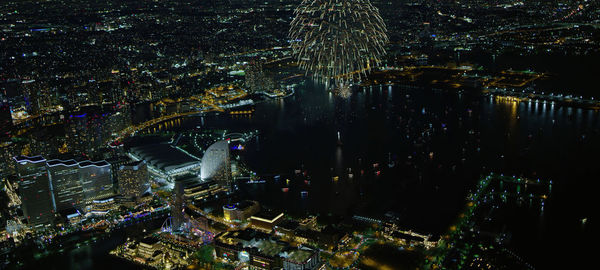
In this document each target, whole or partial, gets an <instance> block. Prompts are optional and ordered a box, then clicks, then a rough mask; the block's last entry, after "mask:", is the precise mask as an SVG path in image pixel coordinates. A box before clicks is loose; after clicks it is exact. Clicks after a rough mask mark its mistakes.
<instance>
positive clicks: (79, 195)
mask: <svg viewBox="0 0 600 270" xmlns="http://www.w3.org/2000/svg"><path fill="white" fill-rule="evenodd" d="M47 166H48V173H49V175H50V181H51V183H52V188H53V190H52V194H53V195H54V201H55V207H56V208H55V210H56V211H57V212H58V211H63V210H66V209H70V208H77V209H81V208H82V207H83V203H84V193H83V187H82V185H81V181H80V179H79V164H78V163H77V162H76V161H75V160H72V159H71V160H48V162H47Z"/></svg>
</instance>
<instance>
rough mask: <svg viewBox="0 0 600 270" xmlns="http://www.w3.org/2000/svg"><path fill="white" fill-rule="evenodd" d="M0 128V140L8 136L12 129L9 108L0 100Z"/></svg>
mask: <svg viewBox="0 0 600 270" xmlns="http://www.w3.org/2000/svg"><path fill="white" fill-rule="evenodd" d="M0 127H1V128H0V138H1V137H6V136H9V135H10V132H11V131H12V128H13V122H12V115H11V112H10V106H9V105H8V103H4V102H2V100H0Z"/></svg>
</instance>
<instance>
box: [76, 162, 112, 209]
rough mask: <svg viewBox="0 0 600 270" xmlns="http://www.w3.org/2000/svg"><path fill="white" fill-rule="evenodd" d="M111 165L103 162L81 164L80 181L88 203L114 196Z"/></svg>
mask: <svg viewBox="0 0 600 270" xmlns="http://www.w3.org/2000/svg"><path fill="white" fill-rule="evenodd" d="M111 174H112V173H111V170H110V164H108V162H106V161H104V160H102V161H82V162H79V179H80V181H81V186H82V187H83V195H84V198H85V200H86V203H91V202H92V201H93V200H95V199H98V198H103V197H105V196H107V195H111V194H113V183H112V179H111Z"/></svg>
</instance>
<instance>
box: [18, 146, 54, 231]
mask: <svg viewBox="0 0 600 270" xmlns="http://www.w3.org/2000/svg"><path fill="white" fill-rule="evenodd" d="M14 160H15V162H16V167H17V173H18V176H19V181H18V184H19V195H20V196H21V209H22V210H23V215H24V216H25V218H26V219H27V223H29V225H32V226H37V225H42V224H49V223H52V222H53V220H54V213H55V212H54V208H55V207H54V205H55V203H54V201H53V196H52V192H51V190H52V184H51V182H50V179H49V177H48V171H47V170H46V159H44V158H43V157H41V156H35V157H27V156H18V157H14Z"/></svg>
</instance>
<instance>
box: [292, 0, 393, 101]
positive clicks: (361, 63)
mask: <svg viewBox="0 0 600 270" xmlns="http://www.w3.org/2000/svg"><path fill="white" fill-rule="evenodd" d="M294 13H295V15H296V17H295V18H294V20H293V21H292V24H291V27H290V33H289V37H290V38H291V40H292V43H291V44H292V45H291V46H292V50H293V52H294V55H295V56H296V57H297V60H298V64H299V66H300V68H302V69H304V70H306V73H307V74H308V73H311V74H312V76H313V77H314V78H315V79H316V80H317V81H319V82H323V83H325V84H326V85H327V86H328V87H329V86H330V85H331V84H332V83H333V85H334V87H339V88H342V89H343V88H346V87H348V85H349V83H351V82H352V81H353V80H354V78H358V79H360V78H361V77H362V76H365V75H366V73H367V71H369V70H370V69H371V68H372V67H373V66H376V65H378V64H379V63H380V62H381V57H382V56H383V55H384V54H385V49H384V48H383V46H384V44H385V43H386V42H387V41H388V37H387V34H386V31H387V30H386V27H385V23H384V22H383V19H381V16H380V15H379V10H378V9H377V8H375V7H374V6H373V5H372V4H371V2H370V1H369V0H303V1H302V3H301V4H300V6H298V8H296V11H295V12H294ZM345 91H349V90H348V89H346V90H345ZM345 91H343V92H345Z"/></svg>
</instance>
